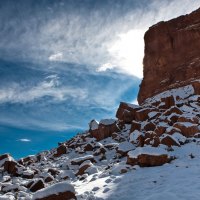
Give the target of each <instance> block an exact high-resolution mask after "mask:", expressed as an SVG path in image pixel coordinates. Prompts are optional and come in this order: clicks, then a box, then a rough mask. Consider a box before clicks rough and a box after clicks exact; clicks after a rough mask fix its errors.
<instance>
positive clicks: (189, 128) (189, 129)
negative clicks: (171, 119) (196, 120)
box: [174, 122, 199, 137]
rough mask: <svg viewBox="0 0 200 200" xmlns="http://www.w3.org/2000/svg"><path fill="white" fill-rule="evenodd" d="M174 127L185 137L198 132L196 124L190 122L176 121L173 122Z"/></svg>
mask: <svg viewBox="0 0 200 200" xmlns="http://www.w3.org/2000/svg"><path fill="white" fill-rule="evenodd" d="M174 127H175V128H178V129H180V131H181V133H182V134H183V135H184V136H185V137H193V136H194V135H195V134H196V133H198V132H199V128H198V124H192V123H190V122H185V123H183V122H177V123H175V124H174Z"/></svg>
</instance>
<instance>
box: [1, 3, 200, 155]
mask: <svg viewBox="0 0 200 200" xmlns="http://www.w3.org/2000/svg"><path fill="white" fill-rule="evenodd" d="M198 7H200V0H160V1H159V0H40V1H36V0H1V1H0V27H1V28H0V136H1V141H0V147H1V148H0V153H1V152H4V151H3V149H4V150H5V151H7V148H8V146H12V147H13V152H14V153H18V155H19V150H20V149H21V150H22V149H23V148H26V152H29V153H31V151H37V150H39V149H38V148H40V150H41V149H42V148H47V145H48V144H49V145H50V144H52V141H53V142H56V141H58V139H60V140H61V138H62V137H63V135H62V134H63V133H66V130H68V131H70V132H68V133H67V135H70V134H71V133H72V131H71V130H74V129H76V130H77V129H78V130H80V129H86V128H87V125H88V122H89V121H90V120H91V119H93V118H95V119H97V120H100V119H101V118H112V117H114V116H115V111H116V109H117V107H118V105H119V102H120V101H127V102H136V98H137V93H138V89H139V84H140V82H141V78H142V76H143V73H142V72H143V66H142V61H143V56H144V41H143V37H144V33H145V31H146V30H147V29H148V27H149V26H152V25H153V24H155V23H157V22H159V21H161V20H169V19H171V18H174V17H177V16H179V15H182V14H186V13H189V12H191V11H193V10H195V9H197V8H198ZM41 130H42V131H41ZM57 131H59V134H57ZM61 133H62V134H61ZM38 135H40V137H38ZM64 137H65V139H67V138H66V137H67V136H66V134H64ZM19 138H22V139H19ZM38 138H39V139H38ZM47 139H49V140H48V142H47ZM28 141H30V142H28ZM50 141H51V143H50ZM17 145H18V146H17ZM38 145H39V147H38ZM52 146H53V144H52ZM23 152H24V151H23Z"/></svg>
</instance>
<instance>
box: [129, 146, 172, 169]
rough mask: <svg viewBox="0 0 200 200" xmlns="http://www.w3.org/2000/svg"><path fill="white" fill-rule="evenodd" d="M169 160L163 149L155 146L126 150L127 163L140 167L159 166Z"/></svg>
mask: <svg viewBox="0 0 200 200" xmlns="http://www.w3.org/2000/svg"><path fill="white" fill-rule="evenodd" d="M167 162H169V158H168V154H167V152H166V151H164V150H163V149H159V148H155V147H139V148H137V149H136V150H133V151H130V152H128V155H127V164H129V165H139V166H141V167H153V166H160V165H163V164H165V163H167Z"/></svg>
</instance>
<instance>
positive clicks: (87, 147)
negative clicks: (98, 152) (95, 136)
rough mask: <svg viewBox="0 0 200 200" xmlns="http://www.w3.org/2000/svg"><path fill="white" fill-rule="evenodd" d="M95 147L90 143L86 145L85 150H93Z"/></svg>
mask: <svg viewBox="0 0 200 200" xmlns="http://www.w3.org/2000/svg"><path fill="white" fill-rule="evenodd" d="M93 149H94V147H93V145H92V144H90V143H88V144H86V145H85V146H84V151H92V150H93Z"/></svg>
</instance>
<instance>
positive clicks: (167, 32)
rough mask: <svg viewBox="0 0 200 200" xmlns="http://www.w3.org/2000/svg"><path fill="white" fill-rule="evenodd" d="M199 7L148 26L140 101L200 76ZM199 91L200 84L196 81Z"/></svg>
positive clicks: (145, 38) (198, 91)
mask: <svg viewBox="0 0 200 200" xmlns="http://www.w3.org/2000/svg"><path fill="white" fill-rule="evenodd" d="M199 24H200V9H198V10H196V11H194V12H192V13H191V14H189V15H185V16H180V17H178V18H176V19H172V20H170V21H167V22H159V23H158V24H156V25H154V26H152V27H150V28H149V30H148V31H147V32H146V34H145V36H144V40H145V57H144V60H143V63H144V79H143V81H142V84H141V87H140V91H139V95H138V102H139V104H141V103H142V102H144V100H145V99H147V98H148V97H152V96H153V95H155V94H159V93H160V92H162V91H166V90H168V89H170V88H177V87H178V86H184V85H187V84H188V83H190V80H191V79H198V78H199V77H200V70H199V67H200V62H199V46H200V25H199ZM193 87H194V90H195V93H197V94H200V87H199V84H198V85H197V86H196V85H195V84H194V83H193Z"/></svg>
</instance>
